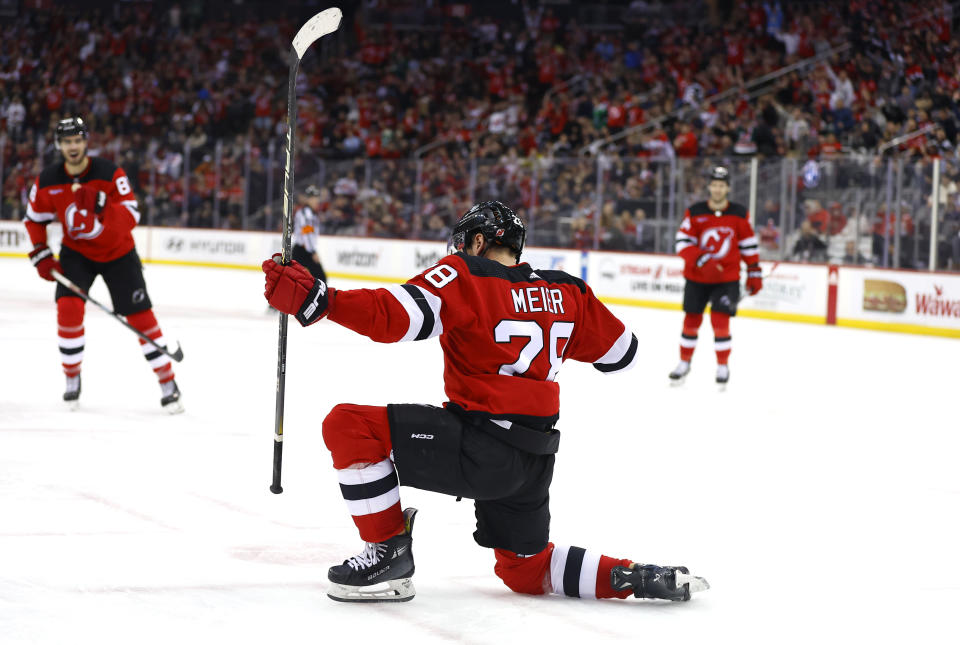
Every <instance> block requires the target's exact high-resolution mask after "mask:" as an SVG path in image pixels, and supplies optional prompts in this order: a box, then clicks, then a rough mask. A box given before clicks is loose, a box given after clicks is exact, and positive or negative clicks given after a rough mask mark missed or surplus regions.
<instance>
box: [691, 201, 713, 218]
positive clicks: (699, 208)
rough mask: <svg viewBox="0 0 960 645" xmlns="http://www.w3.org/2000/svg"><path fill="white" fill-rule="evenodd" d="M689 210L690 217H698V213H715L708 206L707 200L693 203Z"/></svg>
mask: <svg viewBox="0 0 960 645" xmlns="http://www.w3.org/2000/svg"><path fill="white" fill-rule="evenodd" d="M687 210H688V211H690V217H696V216H697V215H713V211H712V210H710V207H709V206H707V202H696V203H693V204H691V205H690V208H688V209H687Z"/></svg>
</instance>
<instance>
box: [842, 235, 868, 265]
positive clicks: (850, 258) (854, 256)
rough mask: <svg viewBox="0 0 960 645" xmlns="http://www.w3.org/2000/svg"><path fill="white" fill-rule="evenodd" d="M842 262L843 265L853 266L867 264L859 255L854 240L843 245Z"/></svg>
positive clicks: (865, 259)
mask: <svg viewBox="0 0 960 645" xmlns="http://www.w3.org/2000/svg"><path fill="white" fill-rule="evenodd" d="M842 261H843V263H844V264H854V265H863V264H867V262H868V260H867V258H865V257H863V255H861V254H860V251H859V249H857V245H856V242H855V241H854V240H847V242H846V244H845V245H844V250H843V260H842Z"/></svg>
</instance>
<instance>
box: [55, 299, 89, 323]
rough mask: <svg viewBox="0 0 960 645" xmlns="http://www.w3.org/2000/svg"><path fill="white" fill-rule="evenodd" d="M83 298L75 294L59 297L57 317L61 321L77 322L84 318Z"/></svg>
mask: <svg viewBox="0 0 960 645" xmlns="http://www.w3.org/2000/svg"><path fill="white" fill-rule="evenodd" d="M83 310H84V302H83V299H81V298H77V297H74V296H65V297H63V298H58V299H57V318H58V319H59V323H60V324H61V325H62V324H65V323H67V322H71V323H77V324H79V322H80V321H82V320H83Z"/></svg>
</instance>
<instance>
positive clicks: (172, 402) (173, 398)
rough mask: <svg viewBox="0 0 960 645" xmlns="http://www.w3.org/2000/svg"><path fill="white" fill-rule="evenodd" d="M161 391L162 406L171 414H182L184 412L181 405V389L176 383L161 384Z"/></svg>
mask: <svg viewBox="0 0 960 645" xmlns="http://www.w3.org/2000/svg"><path fill="white" fill-rule="evenodd" d="M160 391H161V393H162V394H163V398H161V399H160V405H161V406H163V409H164V410H165V411H166V412H168V413H169V414H180V413H181V412H183V404H182V403H180V388H178V387H177V382H176V381H167V382H166V383H161V384H160Z"/></svg>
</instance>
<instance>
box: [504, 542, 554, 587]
mask: <svg viewBox="0 0 960 645" xmlns="http://www.w3.org/2000/svg"><path fill="white" fill-rule="evenodd" d="M493 553H494V556H495V557H496V559H497V563H496V564H495V565H494V567H493V571H494V573H496V574H497V577H499V578H500V579H501V580H503V584H505V585H507V587H509V589H510V590H511V591H515V592H517V593H526V594H533V595H537V596H539V595H543V594H545V593H550V590H551V588H552V587H551V584H550V556H551V554H552V553H553V542H550V543H549V544H547V548H545V549H544V550H543V551H541V552H540V553H537V554H535V555H530V556H526V557H524V556H520V555H517V554H516V553H513V552H512V551H507V550H505V549H494V550H493Z"/></svg>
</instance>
